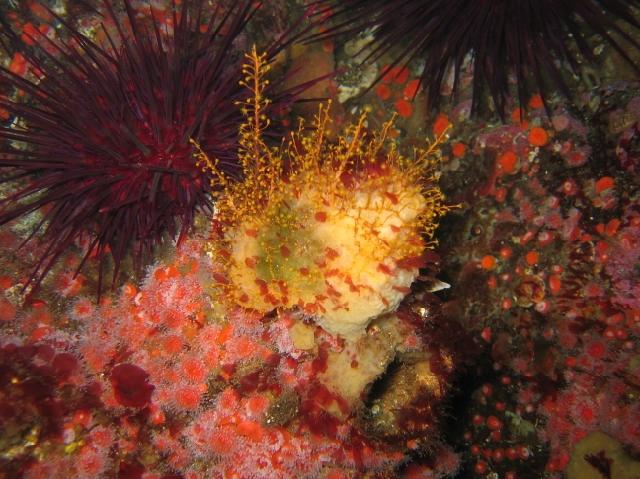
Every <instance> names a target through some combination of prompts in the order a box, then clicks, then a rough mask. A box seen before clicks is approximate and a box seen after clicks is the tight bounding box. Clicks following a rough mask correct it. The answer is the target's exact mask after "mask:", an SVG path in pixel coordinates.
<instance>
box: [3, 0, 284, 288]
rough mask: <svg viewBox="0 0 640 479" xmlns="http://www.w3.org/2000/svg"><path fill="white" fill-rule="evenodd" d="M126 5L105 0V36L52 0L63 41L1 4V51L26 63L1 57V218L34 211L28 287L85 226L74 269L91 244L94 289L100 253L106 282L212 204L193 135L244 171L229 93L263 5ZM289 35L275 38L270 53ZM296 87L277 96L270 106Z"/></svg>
mask: <svg viewBox="0 0 640 479" xmlns="http://www.w3.org/2000/svg"><path fill="white" fill-rule="evenodd" d="M132 3H133V2H132V1H131V0H122V1H121V2H120V1H113V0H103V2H102V4H103V6H104V10H105V14H104V17H103V22H104V23H103V24H102V27H101V28H102V31H101V32H100V35H103V36H104V37H105V38H106V40H105V41H103V42H99V41H98V40H94V39H91V38H88V37H87V36H86V35H84V34H82V33H80V32H79V31H78V29H76V28H75V27H74V26H73V25H71V24H70V23H68V22H66V21H65V20H64V19H63V18H61V17H59V16H57V15H55V14H54V13H53V12H52V11H50V10H49V13H50V15H51V16H52V18H55V22H56V23H57V24H59V25H60V28H59V29H58V30H59V33H60V35H62V36H64V37H66V39H59V40H50V39H48V38H47V37H46V36H44V35H43V34H38V33H37V31H36V32H35V33H34V34H33V36H32V35H30V34H29V33H28V32H25V33H23V34H22V39H20V37H18V35H17V34H15V33H14V32H13V30H12V28H11V27H10V25H9V21H8V20H7V19H6V18H3V17H4V15H0V21H1V23H0V39H1V40H2V43H3V45H4V47H5V50H7V51H8V52H9V53H10V54H13V55H14V58H15V56H16V55H21V56H22V57H21V58H24V60H25V63H26V66H27V74H26V75H23V76H20V75H19V74H17V73H16V72H15V69H12V68H0V85H1V86H2V89H3V91H4V92H7V95H10V94H9V93H8V92H10V91H11V90H13V91H14V92H16V93H14V94H13V96H9V97H4V96H0V110H4V113H5V117H8V118H9V121H10V123H6V124H4V125H2V126H1V127H0V170H1V171H2V173H3V175H2V176H1V177H0V184H9V186H10V188H11V190H12V191H11V192H10V193H9V194H7V195H6V196H5V197H4V198H2V199H0V224H5V223H7V222H9V221H11V220H14V219H16V218H20V217H23V216H25V215H27V214H29V213H31V212H34V211H37V210H40V211H42V212H43V219H42V221H40V222H39V223H38V224H37V225H36V226H35V227H34V228H33V229H32V234H31V235H30V236H29V238H28V240H29V239H31V238H32V237H33V236H35V235H36V234H37V233H38V232H40V231H43V235H42V236H43V239H44V242H45V248H44V253H43V255H42V256H41V258H40V260H39V262H38V263H37V264H36V266H35V270H34V271H33V273H32V275H31V277H30V280H29V283H28V284H31V285H32V286H34V287H35V286H37V285H38V284H39V283H40V282H41V281H42V279H43V277H44V276H45V275H46V274H47V272H48V271H49V270H50V269H51V268H52V267H53V265H54V264H55V263H56V261H57V260H58V259H59V258H60V256H61V255H62V254H63V253H64V252H65V250H66V249H67V248H68V247H69V246H70V245H72V244H74V243H77V242H78V241H79V240H81V239H83V238H85V240H86V238H88V239H89V246H88V248H87V249H86V252H85V257H84V260H83V261H82V263H81V265H80V267H79V268H78V271H79V270H80V269H81V268H82V267H83V265H84V263H85V260H86V259H87V258H88V257H89V256H91V255H97V257H98V258H100V269H99V275H98V293H99V292H100V289H101V286H102V276H103V266H104V263H105V259H106V258H108V257H109V256H111V257H112V258H113V263H114V271H113V281H114V283H115V281H116V277H117V275H118V270H119V267H120V265H121V263H122V261H123V259H124V258H126V257H127V256H128V255H130V256H131V257H132V258H133V260H134V265H135V266H136V269H139V267H140V266H141V265H143V264H144V263H145V261H146V260H148V258H149V257H150V255H151V253H152V251H153V249H154V246H156V245H157V244H158V243H160V242H161V241H162V240H163V237H164V235H165V234H167V233H168V234H169V235H170V236H171V237H175V236H179V237H180V238H182V237H183V236H184V235H185V234H186V233H187V232H188V231H189V230H190V228H191V226H192V223H193V219H194V214H195V212H196V211H197V210H198V209H205V210H206V209H209V208H210V206H211V203H210V196H209V195H208V193H209V192H210V191H211V190H210V184H209V183H210V182H209V178H208V177H207V175H206V173H204V172H202V171H201V170H200V168H198V167H196V166H195V159H194V158H193V151H192V150H193V146H192V144H197V145H199V146H200V148H202V150H203V151H205V152H207V154H209V155H210V156H211V157H212V158H217V159H218V161H219V162H220V163H219V164H220V165H221V167H222V168H223V169H224V170H225V171H227V172H228V173H229V174H230V175H231V176H237V175H238V174H239V173H240V168H239V167H238V165H237V163H236V159H235V154H236V150H237V140H236V137H237V131H238V126H239V124H240V123H241V121H242V116H241V113H240V112H239V111H238V108H237V107H236V105H235V104H236V102H237V101H238V100H240V99H241V98H242V97H243V96H244V95H245V93H244V89H243V87H241V86H239V85H238V80H239V79H240V78H241V77H242V73H241V69H242V62H243V56H242V54H241V52H238V51H237V49H236V48H234V43H235V42H237V40H238V37H239V36H240V35H241V33H242V32H243V30H244V29H245V27H246V25H247V22H248V21H249V19H250V18H251V17H252V15H253V14H254V13H255V11H256V9H257V8H259V6H257V5H256V4H255V3H254V2H251V1H241V2H238V3H237V4H235V5H233V6H231V7H229V8H225V7H224V6H222V3H221V2H216V3H215V5H216V6H214V7H207V5H208V3H207V2H206V1H205V0H193V1H187V0H185V1H183V2H181V3H182V6H181V7H176V3H178V2H173V8H172V9H171V8H170V9H169V10H168V12H169V15H168V16H165V20H164V21H162V20H159V19H158V16H159V15H158V14H157V12H156V11H154V9H153V7H149V10H148V11H147V12H145V13H146V15H145V17H146V18H141V17H138V16H137V14H136V11H135V10H134V8H133V6H132ZM120 6H122V7H123V9H124V13H123V14H121V13H119V12H118V8H117V7H120ZM207 8H209V9H210V10H211V13H206V9H207ZM25 36H26V38H27V40H28V41H25ZM285 38H286V39H285ZM291 39H292V35H289V34H285V35H284V36H283V37H280V38H278V39H277V40H274V41H273V42H272V43H271V45H270V46H269V47H268V48H267V49H266V52H267V54H268V56H269V58H270V59H271V58H273V57H274V56H275V55H276V54H277V53H278V52H279V51H281V50H282V48H283V47H284V46H285V45H286V44H287V43H288V42H289V41H291ZM29 45H31V46H29ZM12 70H13V71H12ZM295 94H296V91H294V90H289V91H287V92H286V93H282V94H280V96H279V97H276V98H275V101H276V104H278V103H279V104H280V105H283V104H284V103H285V102H289V101H291V100H292V99H293V97H294V96H295ZM11 120H13V121H11ZM16 181H18V183H16ZM25 287H26V286H25Z"/></svg>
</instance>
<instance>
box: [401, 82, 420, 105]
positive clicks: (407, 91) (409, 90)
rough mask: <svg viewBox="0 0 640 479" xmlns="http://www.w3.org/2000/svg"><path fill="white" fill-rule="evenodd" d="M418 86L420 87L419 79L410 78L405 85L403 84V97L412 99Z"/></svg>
mask: <svg viewBox="0 0 640 479" xmlns="http://www.w3.org/2000/svg"><path fill="white" fill-rule="evenodd" d="M419 87H420V80H418V79H415V80H411V81H410V82H409V83H407V86H405V87H404V90H403V91H402V94H403V95H404V97H405V99H407V100H413V99H414V98H415V96H416V93H417V92H418V88H419Z"/></svg>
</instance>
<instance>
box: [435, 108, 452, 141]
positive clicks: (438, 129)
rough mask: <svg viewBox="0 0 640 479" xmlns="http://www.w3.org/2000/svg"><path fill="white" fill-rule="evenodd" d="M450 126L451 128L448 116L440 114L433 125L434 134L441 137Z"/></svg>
mask: <svg viewBox="0 0 640 479" xmlns="http://www.w3.org/2000/svg"><path fill="white" fill-rule="evenodd" d="M449 126H451V123H450V122H449V118H448V117H447V115H445V114H444V113H440V114H439V115H438V117H437V118H436V121H435V122H434V123H433V133H434V134H435V135H436V136H440V135H442V134H443V133H444V132H445V131H446V130H447V128H449Z"/></svg>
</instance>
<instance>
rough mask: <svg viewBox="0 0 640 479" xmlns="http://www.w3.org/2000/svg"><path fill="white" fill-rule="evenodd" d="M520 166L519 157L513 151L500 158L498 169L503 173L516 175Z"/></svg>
mask: <svg viewBox="0 0 640 479" xmlns="http://www.w3.org/2000/svg"><path fill="white" fill-rule="evenodd" d="M517 166H518V157H517V156H516V154H515V153H514V152H513V151H511V150H508V151H505V152H504V153H502V154H501V155H500V156H499V157H498V167H499V168H500V170H501V171H502V172H503V173H507V174H511V173H514V172H515V171H516V169H517Z"/></svg>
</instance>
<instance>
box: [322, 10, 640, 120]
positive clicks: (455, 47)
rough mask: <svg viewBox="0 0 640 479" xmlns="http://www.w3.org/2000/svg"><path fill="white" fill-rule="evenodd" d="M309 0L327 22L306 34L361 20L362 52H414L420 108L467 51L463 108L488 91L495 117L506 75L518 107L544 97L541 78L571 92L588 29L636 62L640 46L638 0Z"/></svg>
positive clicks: (400, 56)
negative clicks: (469, 80) (469, 94)
mask: <svg viewBox="0 0 640 479" xmlns="http://www.w3.org/2000/svg"><path fill="white" fill-rule="evenodd" d="M311 5H313V6H314V7H315V8H316V15H317V17H318V18H319V20H318V21H319V22H320V21H323V22H324V21H326V20H327V19H329V20H333V22H334V23H333V25H332V26H329V27H328V28H326V29H324V30H323V31H322V33H320V34H318V35H316V36H315V38H319V39H322V38H328V37H333V36H336V35H343V34H349V35H353V34H356V33H359V32H364V31H366V30H369V29H370V31H371V32H372V34H373V36H374V40H373V42H372V43H371V44H370V45H369V47H368V48H369V52H370V54H369V59H372V58H373V59H377V58H380V57H381V56H383V55H384V54H386V53H388V52H389V53H391V54H392V55H393V56H394V59H393V62H392V63H393V64H394V65H396V64H405V63H408V62H410V61H411V60H413V59H421V60H423V61H424V62H425V66H424V69H423V71H422V74H421V77H420V82H421V84H422V87H423V88H424V89H425V90H426V92H427V101H428V103H429V108H437V106H438V103H439V101H440V97H441V91H442V87H443V85H444V84H445V83H446V82H448V78H449V72H450V71H451V72H452V73H453V94H454V95H455V94H456V93H457V91H458V87H459V83H460V77H461V71H462V69H463V65H464V63H465V62H466V61H467V59H470V60H471V61H472V62H473V103H472V108H471V111H472V113H477V112H478V111H479V110H480V108H481V107H482V104H483V96H484V93H486V92H488V93H489V95H490V97H491V98H492V99H493V104H494V107H495V110H496V112H497V113H498V114H499V115H500V117H501V118H502V119H503V120H504V118H505V109H506V107H507V100H508V97H509V93H510V91H511V87H510V76H511V75H513V76H514V78H515V83H516V92H517V98H518V101H519V103H520V107H521V108H523V109H524V108H526V105H527V100H528V98H529V97H530V96H531V95H532V94H533V93H540V94H541V96H542V99H543V101H544V102H545V105H547V101H548V96H549V94H550V91H551V87H554V88H556V89H559V90H560V92H561V93H562V94H563V95H564V96H565V97H567V98H571V97H572V96H573V95H572V93H571V89H570V88H569V85H571V81H570V80H569V77H570V74H573V75H578V74H579V70H580V63H581V61H582V60H586V61H588V62H591V63H594V62H595V55H594V54H593V52H592V47H593V45H592V44H591V40H592V37H596V38H598V39H600V40H601V41H603V42H604V43H606V44H608V45H609V46H610V47H611V48H612V49H614V50H615V51H616V52H618V54H620V55H621V56H622V57H623V58H624V59H625V60H626V61H627V62H628V63H629V64H630V65H631V66H632V67H633V68H634V69H635V70H636V72H637V71H639V70H638V67H637V65H636V64H635V63H634V61H633V59H632V54H631V52H633V54H635V55H636V56H637V55H638V54H640V43H638V41H637V40H636V39H635V38H634V36H633V35H632V34H630V33H629V32H630V31H633V32H634V33H635V34H637V33H638V32H639V31H640V20H639V19H638V7H639V6H640V3H639V2H638V1H626V0H435V1H427V0H391V1H390V0H340V1H335V0H317V1H314V2H311Z"/></svg>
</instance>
